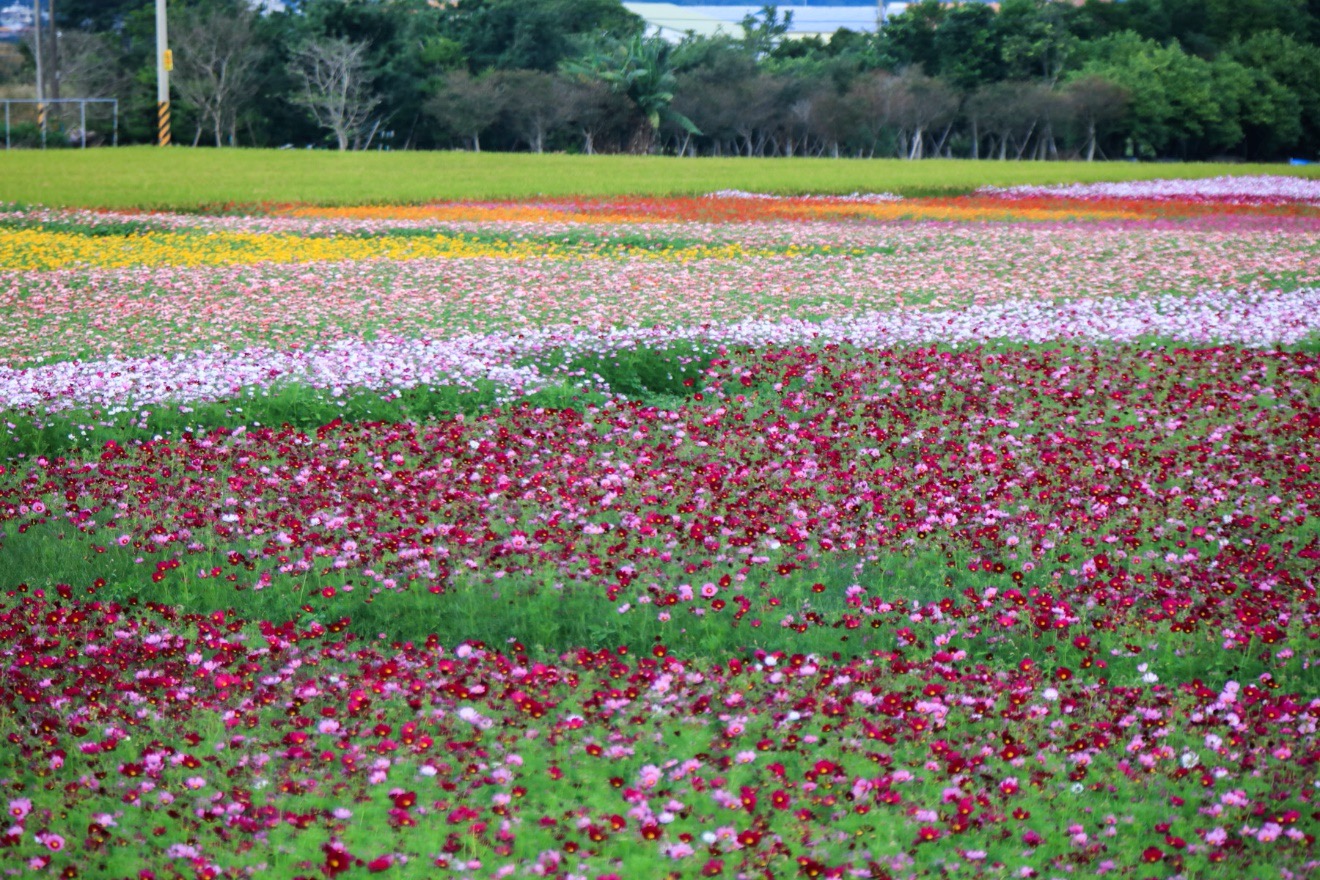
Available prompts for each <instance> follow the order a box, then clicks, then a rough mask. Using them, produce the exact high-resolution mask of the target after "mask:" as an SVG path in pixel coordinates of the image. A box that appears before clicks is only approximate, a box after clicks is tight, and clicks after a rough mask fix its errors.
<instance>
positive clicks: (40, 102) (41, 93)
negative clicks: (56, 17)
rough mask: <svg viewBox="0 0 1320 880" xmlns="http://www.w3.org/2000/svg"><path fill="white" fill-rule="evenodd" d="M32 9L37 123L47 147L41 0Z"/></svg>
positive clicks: (42, 141)
mask: <svg viewBox="0 0 1320 880" xmlns="http://www.w3.org/2000/svg"><path fill="white" fill-rule="evenodd" d="M32 11H33V12H35V13H36V19H35V24H34V32H33V36H35V38H36V39H35V43H36V59H35V60H36V62H37V125H38V126H39V127H40V128H41V148H42V149H43V150H44V149H46V71H45V67H44V65H43V64H42V55H43V54H44V53H43V51H42V44H43V43H44V42H45V41H46V40H45V37H44V36H43V35H42V33H41V0H32Z"/></svg>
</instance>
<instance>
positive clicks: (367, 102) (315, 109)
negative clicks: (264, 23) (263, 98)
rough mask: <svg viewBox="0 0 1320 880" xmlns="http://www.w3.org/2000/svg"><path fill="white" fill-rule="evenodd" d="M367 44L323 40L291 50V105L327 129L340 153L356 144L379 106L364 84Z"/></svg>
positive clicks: (365, 81)
mask: <svg viewBox="0 0 1320 880" xmlns="http://www.w3.org/2000/svg"><path fill="white" fill-rule="evenodd" d="M366 53H367V44H366V43H358V42H352V41H350V40H345V39H340V38H334V37H322V38H319V39H312V40H308V41H307V42H305V43H303V44H302V45H301V46H299V47H298V48H297V49H296V50H294V54H293V60H292V61H291V62H290V63H289V71H290V73H292V74H293V77H294V79H295V80H296V81H297V83H298V91H297V92H296V93H295V94H294V96H293V102H294V103H295V104H297V105H299V106H301V107H303V108H304V109H306V110H307V112H308V113H310V114H311V115H312V118H313V119H315V120H316V124H317V125H319V126H321V127H322V128H328V129H330V131H331V132H332V133H333V134H334V136H335V141H336V143H337V144H338V146H339V149H340V150H341V151H343V150H347V149H348V147H349V144H350V142H356V140H357V139H358V138H359V137H360V135H361V133H362V130H363V128H364V127H365V125H366V123H367V122H368V120H370V119H371V114H372V111H373V110H375V109H376V106H377V105H378V104H380V101H381V99H380V96H379V95H376V94H375V93H373V92H372V91H370V88H369V86H368V84H367V73H366Z"/></svg>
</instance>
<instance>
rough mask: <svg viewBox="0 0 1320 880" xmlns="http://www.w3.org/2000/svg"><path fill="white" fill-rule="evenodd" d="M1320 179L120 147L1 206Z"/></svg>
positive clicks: (1184, 170) (1246, 170)
mask: <svg viewBox="0 0 1320 880" xmlns="http://www.w3.org/2000/svg"><path fill="white" fill-rule="evenodd" d="M1262 173H1270V174H1291V175H1298V176H1309V177H1316V176H1320V167H1317V166H1299V167H1294V166H1287V165H1213V164H1182V163H1176V164H1173V163H1171V164H1165V163H1157V164H1138V163H1128V162H1112V163H1111V162H1095V163H1086V162H1049V163H1036V162H993V161H985V162H973V161H970V160H929V161H922V162H905V161H902V160H897V159H867V160H861V159H716V158H699V159H694V158H683V159H679V158H672V157H661V156H568V155H559V154H555V155H541V156H537V155H533V154H528V153H499V154H496V153H465V152H429V153H380V152H366V153H342V154H341V153H332V152H324V151H314V152H309V151H306V150H283V151H281V150H232V149H231V150H214V149H189V148H183V147H174V148H169V149H160V148H157V147H120V148H115V149H98V150H87V151H82V150H51V151H46V152H41V151H36V150H31V151H23V150H15V151H9V152H0V202H3V201H8V202H20V203H25V204H42V205H51V206H59V207H74V206H84V207H115V208H176V209H197V208H203V207H206V208H216V207H220V206H225V205H254V204H261V203H270V202H274V203H283V202H308V203H315V204H323V205H349V204H378V203H416V202H425V201H430V200H436V199H515V198H528V197H533V196H573V195H580V196H612V195H685V194H686V195H692V194H701V193H707V192H712V191H715V190H721V189H742V190H750V191H757V192H774V193H784V194H801V193H852V192H895V193H900V194H903V195H910V196H918V195H936V194H957V193H965V192H968V191H970V190H972V189H975V188H976V187H978V186H983V185H988V184H994V185H1001V186H1003V185H1014V184H1033V183H1034V184H1049V183H1067V182H1091V181H1101V180H1136V179H1149V178H1167V177H1186V178H1193V177H1212V176H1216V175H1221V174H1262Z"/></svg>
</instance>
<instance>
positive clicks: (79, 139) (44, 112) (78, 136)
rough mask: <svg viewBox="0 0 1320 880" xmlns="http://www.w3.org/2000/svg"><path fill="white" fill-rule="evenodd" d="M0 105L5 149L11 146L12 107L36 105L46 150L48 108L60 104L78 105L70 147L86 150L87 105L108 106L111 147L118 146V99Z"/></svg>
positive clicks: (23, 100)
mask: <svg viewBox="0 0 1320 880" xmlns="http://www.w3.org/2000/svg"><path fill="white" fill-rule="evenodd" d="M0 104H4V105H5V149H6V150H8V149H10V148H11V146H12V120H11V116H12V113H11V107H12V105H15V104H18V105H36V108H37V125H38V127H40V129H41V148H42V149H43V150H44V149H46V139H47V135H48V131H49V129H50V125H49V117H50V112H49V111H50V108H51V107H52V106H56V105H60V104H76V105H78V128H77V129H75V130H74V131H72V132H70V133H69V142H70V144H72V145H75V146H79V147H81V148H82V149H87V105H88V104H109V105H110V108H111V115H112V119H113V122H112V123H111V124H112V127H113V133H112V134H111V141H110V143H111V146H115V147H117V146H119V99H118V98H47V99H46V100H44V101H38V100H37V99H36V98H0Z"/></svg>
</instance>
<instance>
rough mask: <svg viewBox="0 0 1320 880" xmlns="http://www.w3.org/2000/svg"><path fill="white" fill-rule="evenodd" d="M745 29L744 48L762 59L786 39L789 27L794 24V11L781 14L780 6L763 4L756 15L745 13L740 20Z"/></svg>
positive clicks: (748, 52) (753, 55)
mask: <svg viewBox="0 0 1320 880" xmlns="http://www.w3.org/2000/svg"><path fill="white" fill-rule="evenodd" d="M740 24H741V26H742V29H743V39H742V44H743V49H744V51H746V52H747V54H749V55H751V56H752V57H753V58H756V59H761V58H764V57H766V56H767V55H769V54H770V53H771V52H773V51H774V50H775V49H776V48H778V46H779V44H780V43H782V42H783V41H784V36H785V35H786V34H787V33H788V29H789V28H791V27H792V26H793V13H792V12H786V13H784V16H783V18H780V16H779V7H777V6H762V7H761V11H760V12H758V13H756V14H755V15H751V14H749V15H744V16H743V19H742V21H741V22H740Z"/></svg>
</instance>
